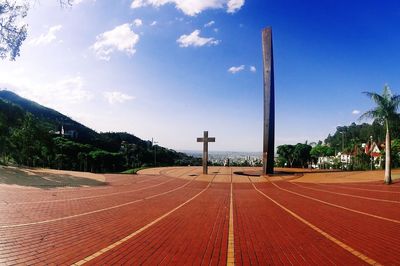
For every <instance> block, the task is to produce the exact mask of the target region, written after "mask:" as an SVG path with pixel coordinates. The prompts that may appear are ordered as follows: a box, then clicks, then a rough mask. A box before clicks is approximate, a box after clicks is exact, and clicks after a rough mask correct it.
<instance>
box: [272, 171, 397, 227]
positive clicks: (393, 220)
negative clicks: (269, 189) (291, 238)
mask: <svg viewBox="0 0 400 266" xmlns="http://www.w3.org/2000/svg"><path fill="white" fill-rule="evenodd" d="M267 179H268V178H267ZM268 180H269V179H268ZM270 182H271V184H273V185H274V186H275V187H277V188H278V189H280V190H282V191H286V192H289V193H292V194H295V195H297V196H300V197H303V198H306V199H310V200H313V201H317V202H320V203H323V204H326V205H329V206H333V207H336V208H339V209H342V210H346V211H350V212H354V213H358V214H362V215H366V216H369V217H373V218H376V219H380V220H384V221H388V222H392V223H397V224H400V221H399V220H396V219H390V218H386V217H382V216H379V215H375V214H371V213H367V212H362V211H357V210H354V209H351V208H347V207H344V206H341V205H337V204H334V203H330V202H327V201H323V200H320V199H316V198H313V197H310V196H306V195H303V194H300V193H297V192H294V191H291V190H288V189H285V188H281V187H280V186H278V185H277V184H275V183H274V182H272V181H270Z"/></svg>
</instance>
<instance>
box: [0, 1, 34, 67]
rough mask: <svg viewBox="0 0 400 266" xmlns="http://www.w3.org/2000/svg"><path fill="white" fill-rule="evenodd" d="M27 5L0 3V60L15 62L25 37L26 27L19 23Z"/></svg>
mask: <svg viewBox="0 0 400 266" xmlns="http://www.w3.org/2000/svg"><path fill="white" fill-rule="evenodd" d="M28 8H29V6H28V3H27V2H25V3H20V1H15V0H5V1H2V2H1V3H0V58H1V59H5V58H6V57H7V56H9V58H10V60H15V57H17V56H19V50H20V47H21V44H22V42H23V41H25V39H26V36H27V25H26V24H21V23H20V21H21V20H22V19H23V18H24V17H26V15H27V12H28Z"/></svg>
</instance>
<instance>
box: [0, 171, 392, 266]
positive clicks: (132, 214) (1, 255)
mask: <svg viewBox="0 0 400 266" xmlns="http://www.w3.org/2000/svg"><path fill="white" fill-rule="evenodd" d="M106 178H107V182H108V183H109V185H107V186H101V187H85V188H61V189H38V188H27V187H23V188H22V187H16V186H6V185H1V186H0V265H3V264H4V265H24V264H27V265H38V264H39V265H40V264H43V265H45V264H58V265H68V264H72V263H75V262H78V261H81V260H82V259H85V258H87V257H88V256H91V255H93V254H96V253H97V252H99V251H101V250H106V251H105V252H102V253H101V254H100V255H96V256H95V257H93V259H92V260H90V261H89V262H88V264H93V265H99V264H107V265H108V264H128V265H132V264H133V265H136V264H147V265H154V264H169V265H188V264H190V265H192V264H195V265H200V264H212V265H217V264H218V265H221V264H226V261H227V254H228V237H229V236H228V231H229V215H230V213H229V205H230V184H229V183H215V182H212V183H211V185H210V183H209V182H205V181H197V180H196V177H195V176H194V177H193V180H184V179H174V178H171V177H167V176H162V175H145V176H144V175H139V176H129V175H107V176H106ZM210 181H211V178H210ZM274 184H276V185H277V186H275V185H273V184H272V183H267V182H266V183H256V184H254V185H255V187H254V186H253V184H251V183H241V184H234V186H233V223H234V248H235V249H234V250H235V253H234V256H235V260H236V264H237V265H242V264H243V265H250V264H251V265H266V264H268V265H271V264H273V265H286V264H294V265H328V264H339V265H363V264H365V263H367V262H370V263H371V261H372V260H375V261H376V262H378V263H382V264H387V265H396V264H397V263H398V262H399V261H400V252H398V247H399V245H400V221H399V220H400V206H399V205H400V204H399V203H397V202H400V199H399V197H398V192H399V186H398V184H395V185H393V186H383V185H380V184H379V183H365V184H336V185H333V184H329V185H316V184H307V183H301V184H298V185H296V184H292V183H290V182H287V181H280V182H275V183H274ZM258 190H259V191H258ZM327 191H329V192H330V193H329V192H327ZM263 193H264V194H263ZM334 193H336V194H334ZM338 193H342V194H348V195H340V194H338ZM350 195H354V196H359V197H351V196H350ZM360 197H369V198H371V199H365V198H360ZM382 200H388V201H382ZM390 201H393V202H390ZM294 214H295V215H297V217H296V216H295V215H294ZM160 217H163V218H162V219H160ZM385 219H386V220H385ZM397 221H399V222H397ZM311 225H313V226H314V228H313V227H312V226H311ZM315 228H319V229H320V230H319V231H318V230H316V229H315ZM134 232H139V233H137V234H133V235H132V233H134ZM323 232H325V234H324V233H323ZM130 235H132V237H129V238H127V239H126V240H124V241H123V242H121V243H120V244H116V243H118V241H120V240H121V239H125V238H126V237H127V236H130ZM328 236H329V237H328ZM338 243H339V244H338ZM340 243H341V244H340ZM107 247H112V248H110V249H107ZM348 247H351V248H353V249H354V250H353V251H351V252H349V249H348ZM357 252H359V253H357ZM357 254H361V255H357ZM356 255H357V256H356ZM362 255H365V257H363V258H364V261H363V260H362V259H360V256H362ZM367 257H368V258H370V259H372V260H368V259H365V258H367Z"/></svg>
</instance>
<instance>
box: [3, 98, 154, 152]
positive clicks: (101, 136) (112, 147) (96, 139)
mask: <svg viewBox="0 0 400 266" xmlns="http://www.w3.org/2000/svg"><path fill="white" fill-rule="evenodd" d="M0 99H1V100H3V101H5V102H7V103H11V104H13V105H16V106H18V107H20V108H21V109H22V110H23V111H26V112H29V113H31V114H32V115H34V116H35V117H36V118H38V119H40V120H43V121H45V122H47V123H48V124H50V125H51V126H52V127H53V129H54V130H55V131H57V130H60V129H61V125H62V126H63V127H64V129H65V130H76V131H77V132H78V136H77V141H78V142H81V143H87V144H95V145H96V146H99V147H101V148H103V149H105V150H108V151H112V152H117V151H118V150H119V149H120V145H121V142H122V141H126V142H128V143H132V144H137V145H140V146H148V145H150V142H149V141H144V140H142V139H140V138H138V137H136V136H135V135H132V134H129V133H126V132H106V133H98V132H96V131H94V130H92V129H90V128H88V127H86V126H85V125H83V124H81V123H79V122H77V121H75V120H73V119H71V118H70V117H68V116H66V115H64V114H62V113H60V112H58V111H56V110H54V109H51V108H48V107H46V106H43V105H40V104H38V103H37V102H34V101H31V100H28V99H26V98H23V97H21V96H19V95H18V94H16V93H14V92H12V91H9V90H0Z"/></svg>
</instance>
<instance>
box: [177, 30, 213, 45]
mask: <svg viewBox="0 0 400 266" xmlns="http://www.w3.org/2000/svg"><path fill="white" fill-rule="evenodd" d="M176 41H177V42H178V43H179V46H180V47H189V46H195V47H200V46H204V45H218V44H219V43H220V41H219V40H215V39H214V38H204V37H200V30H195V31H193V32H192V33H191V34H189V35H182V36H181V37H179V39H178V40H176Z"/></svg>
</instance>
